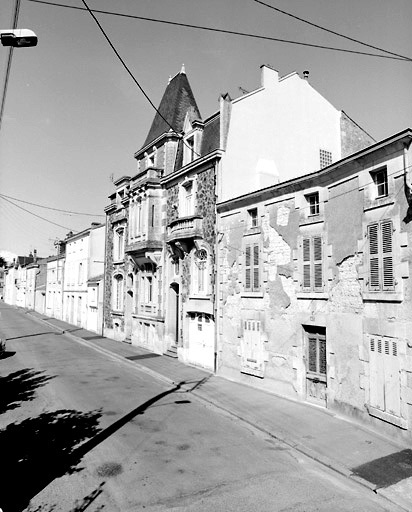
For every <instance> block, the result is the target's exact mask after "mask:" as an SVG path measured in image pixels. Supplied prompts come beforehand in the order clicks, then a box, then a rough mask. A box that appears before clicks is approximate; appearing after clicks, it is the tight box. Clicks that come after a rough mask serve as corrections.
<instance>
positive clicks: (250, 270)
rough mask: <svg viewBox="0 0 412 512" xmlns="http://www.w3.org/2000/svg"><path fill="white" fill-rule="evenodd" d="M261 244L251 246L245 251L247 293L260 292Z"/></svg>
mask: <svg viewBox="0 0 412 512" xmlns="http://www.w3.org/2000/svg"><path fill="white" fill-rule="evenodd" d="M259 263H260V254H259V244H250V245H247V246H246V249H245V291H250V292H256V291H259V290H260V264H259Z"/></svg>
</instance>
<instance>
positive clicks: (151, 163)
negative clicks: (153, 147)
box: [147, 151, 155, 167]
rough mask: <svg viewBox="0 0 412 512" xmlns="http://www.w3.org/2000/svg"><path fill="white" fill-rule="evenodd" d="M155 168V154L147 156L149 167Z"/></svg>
mask: <svg viewBox="0 0 412 512" xmlns="http://www.w3.org/2000/svg"><path fill="white" fill-rule="evenodd" d="M154 166H155V152H154V151H153V153H150V155H147V167H154Z"/></svg>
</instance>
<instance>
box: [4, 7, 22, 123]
mask: <svg viewBox="0 0 412 512" xmlns="http://www.w3.org/2000/svg"><path fill="white" fill-rule="evenodd" d="M19 12H20V0H16V3H15V6H14V12H13V19H12V27H11V28H12V29H15V28H16V27H17V21H18V19H19ZM13 49H14V48H13V46H10V48H9V55H8V57H7V66H6V74H5V76H4V84H3V96H2V98H1V107H0V130H1V123H2V121H3V112H4V107H5V105H6V96H7V88H8V85H9V77H10V70H11V61H12V59H13Z"/></svg>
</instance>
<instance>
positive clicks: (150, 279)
mask: <svg viewBox="0 0 412 512" xmlns="http://www.w3.org/2000/svg"><path fill="white" fill-rule="evenodd" d="M156 290H157V277H156V271H155V267H154V265H153V264H151V263H146V264H145V265H143V266H142V267H141V270H140V279H139V289H138V290H137V294H136V301H137V305H138V312H139V313H143V314H145V313H156V310H157V304H156Z"/></svg>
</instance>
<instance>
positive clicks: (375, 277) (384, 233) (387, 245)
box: [367, 220, 395, 291]
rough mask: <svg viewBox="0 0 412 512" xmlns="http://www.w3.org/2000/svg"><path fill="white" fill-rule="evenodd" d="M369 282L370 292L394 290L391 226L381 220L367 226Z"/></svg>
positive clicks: (386, 221)
mask: <svg viewBox="0 0 412 512" xmlns="http://www.w3.org/2000/svg"><path fill="white" fill-rule="evenodd" d="M367 236H368V247H369V280H368V288H369V290H370V291H391V290H394V289H395V275H394V268H393V225H392V221H391V220H383V221H381V222H376V223H374V224H370V225H369V226H368V231H367Z"/></svg>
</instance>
